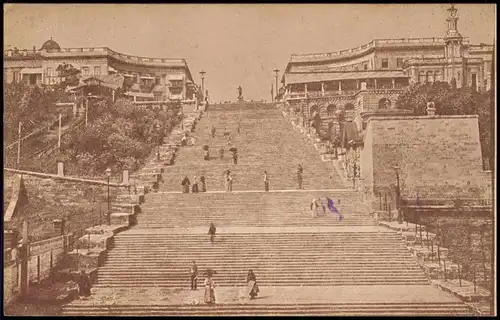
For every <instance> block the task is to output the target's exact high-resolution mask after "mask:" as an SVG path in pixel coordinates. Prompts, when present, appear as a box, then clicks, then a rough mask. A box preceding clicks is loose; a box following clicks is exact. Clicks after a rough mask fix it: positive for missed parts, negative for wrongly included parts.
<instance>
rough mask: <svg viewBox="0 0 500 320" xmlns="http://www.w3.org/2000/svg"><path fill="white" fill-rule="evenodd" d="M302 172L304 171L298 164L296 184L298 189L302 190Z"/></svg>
mask: <svg viewBox="0 0 500 320" xmlns="http://www.w3.org/2000/svg"><path fill="white" fill-rule="evenodd" d="M303 172H304V169H303V168H302V165H301V164H299V166H298V167H297V182H298V183H299V189H302V173H303Z"/></svg>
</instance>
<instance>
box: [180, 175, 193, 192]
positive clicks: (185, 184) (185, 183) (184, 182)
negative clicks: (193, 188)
mask: <svg viewBox="0 0 500 320" xmlns="http://www.w3.org/2000/svg"><path fill="white" fill-rule="evenodd" d="M181 185H182V193H189V186H190V185H191V182H190V181H189V178H188V177H187V176H185V177H184V179H182V182H181Z"/></svg>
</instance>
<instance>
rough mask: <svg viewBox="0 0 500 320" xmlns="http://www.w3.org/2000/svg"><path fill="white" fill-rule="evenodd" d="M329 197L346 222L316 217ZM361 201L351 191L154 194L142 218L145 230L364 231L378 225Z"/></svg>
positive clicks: (331, 215)
mask: <svg viewBox="0 0 500 320" xmlns="http://www.w3.org/2000/svg"><path fill="white" fill-rule="evenodd" d="M325 196H328V197H330V198H332V199H333V200H334V204H335V207H336V208H337V209H338V210H339V212H340V214H342V217H343V219H342V220H341V221H339V216H338V215H337V214H334V213H332V212H330V211H329V209H328V208H327V207H326V201H324V203H325V207H326V208H325V209H326V210H325V213H324V215H323V209H322V208H321V207H320V209H319V210H318V215H319V216H318V217H313V211H311V210H310V208H311V207H310V205H311V201H312V199H313V198H316V197H323V199H324V197H325ZM360 203H361V199H360V197H359V195H358V194H357V193H356V192H354V191H351V190H339V191H335V192H326V191H290V192H241V193H237V192H233V193H228V192H225V193H224V192H221V193H208V192H207V193H196V194H166V193H164V194H162V193H158V194H151V195H148V200H147V202H146V203H144V204H143V205H142V206H141V208H142V211H143V212H142V213H141V214H140V215H139V216H138V217H137V219H138V224H139V226H140V227H141V228H164V227H171V228H176V227H199V226H203V227H205V226H208V225H209V224H210V222H213V223H215V225H216V226H262V227H265V226H298V227H300V226H363V225H375V223H374V222H373V221H372V220H371V219H369V218H368V217H367V214H366V212H364V211H363V210H360V208H359V206H360Z"/></svg>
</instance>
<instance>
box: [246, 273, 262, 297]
mask: <svg viewBox="0 0 500 320" xmlns="http://www.w3.org/2000/svg"><path fill="white" fill-rule="evenodd" d="M247 288H248V295H249V296H250V300H253V299H255V297H256V296H257V295H258V293H259V291H260V290H259V286H258V285H257V278H256V277H255V274H254V273H253V270H251V269H250V270H248V275H247Z"/></svg>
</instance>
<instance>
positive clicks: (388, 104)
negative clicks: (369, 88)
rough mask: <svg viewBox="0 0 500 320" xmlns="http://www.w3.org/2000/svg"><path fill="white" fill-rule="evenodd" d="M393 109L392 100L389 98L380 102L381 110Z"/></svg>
mask: <svg viewBox="0 0 500 320" xmlns="http://www.w3.org/2000/svg"><path fill="white" fill-rule="evenodd" d="M390 107H391V100H389V99H387V98H382V99H380V100H379V101H378V108H379V109H389V108H390Z"/></svg>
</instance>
